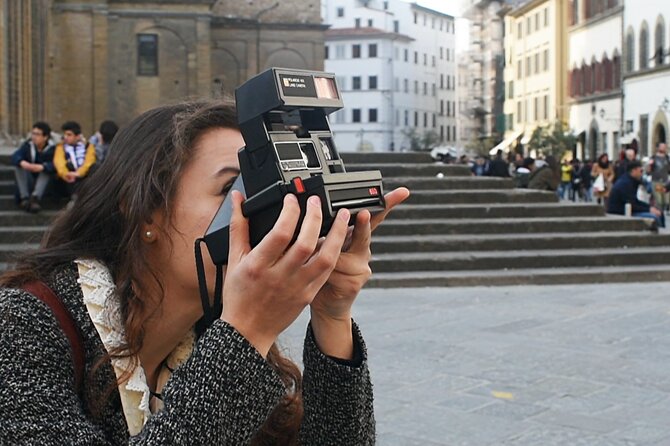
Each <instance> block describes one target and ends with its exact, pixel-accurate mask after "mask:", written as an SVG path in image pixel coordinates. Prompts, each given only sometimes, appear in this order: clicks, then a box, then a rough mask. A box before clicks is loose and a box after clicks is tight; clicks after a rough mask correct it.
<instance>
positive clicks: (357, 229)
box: [0, 102, 409, 446]
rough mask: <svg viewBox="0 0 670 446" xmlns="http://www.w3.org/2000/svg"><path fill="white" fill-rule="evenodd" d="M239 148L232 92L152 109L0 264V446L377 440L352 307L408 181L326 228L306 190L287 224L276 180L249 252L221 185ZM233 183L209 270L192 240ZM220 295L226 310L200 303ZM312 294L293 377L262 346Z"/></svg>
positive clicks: (288, 211)
mask: <svg viewBox="0 0 670 446" xmlns="http://www.w3.org/2000/svg"><path fill="white" fill-rule="evenodd" d="M243 145H244V140H243V138H242V135H241V134H240V132H239V130H238V128H237V118H236V116H235V108H234V106H232V105H231V104H227V103H219V102H189V103H180V104H174V105H167V106H163V107H159V108H156V109H153V110H149V111H147V112H145V113H143V114H142V115H140V116H138V117H137V118H135V119H134V120H133V121H131V122H130V123H129V124H128V125H127V126H126V127H125V128H124V129H122V130H121V131H119V133H118V134H117V135H116V137H115V138H114V141H113V142H112V146H111V147H110V150H109V157H108V158H107V159H106V160H105V162H104V163H103V164H102V165H101V166H100V170H99V172H98V173H96V174H95V175H92V176H91V177H90V178H89V180H88V181H87V182H85V183H83V185H82V188H81V190H80V199H79V202H78V204H77V206H74V207H72V208H71V209H69V210H67V211H65V212H64V213H63V214H62V215H61V216H60V217H59V218H58V219H57V220H56V221H55V222H54V226H53V227H52V228H51V230H50V231H49V237H48V238H47V239H45V242H44V244H43V246H42V247H41V248H40V250H39V251H38V252H37V253H35V254H33V255H31V256H29V257H28V258H26V259H25V260H24V261H23V262H20V263H19V264H18V265H17V266H16V269H15V270H13V271H10V272H8V273H6V274H5V275H4V276H3V277H2V278H0V285H2V288H0V327H2V329H1V330H0V383H1V385H0V426H1V427H0V444H7V445H10V444H11V445H28V444H31V445H32V444H39V445H47V446H51V445H64V444H67V445H71V444H84V443H85V444H96V445H127V444H132V445H185V444H199V445H246V444H252V445H285V444H286V445H289V444H290V445H294V444H302V445H345V444H346V445H372V444H373V443H374V442H375V423H374V414H373V394H372V384H371V382H370V375H369V372H368V365H367V353H366V348H365V343H364V341H363V338H362V335H361V332H360V330H359V329H358V327H357V325H356V324H355V323H354V322H353V320H352V318H351V315H352V305H353V303H354V301H355V299H356V297H357V295H358V293H359V291H360V290H361V287H362V286H363V284H364V283H365V282H366V281H367V280H368V278H369V277H370V268H369V261H370V238H371V233H372V231H373V229H374V228H375V227H376V226H377V225H378V224H380V223H381V222H382V221H383V220H384V218H385V217H386V215H387V213H388V211H390V210H391V209H392V208H393V207H394V206H395V205H397V204H399V203H400V202H402V201H403V200H405V199H406V198H407V197H408V195H409V191H408V190H407V189H405V188H399V189H396V190H394V191H392V192H390V193H388V194H387V195H386V197H385V200H386V206H387V208H386V211H384V212H383V213H380V214H376V215H375V216H371V215H370V213H369V212H367V211H361V212H359V213H358V214H357V216H356V218H355V219H354V220H355V224H354V225H353V228H348V222H349V219H350V215H351V214H350V212H349V211H348V210H346V209H340V210H339V211H338V214H337V216H336V218H335V219H334V222H333V225H332V227H331V229H330V231H329V232H328V234H327V235H326V236H325V237H324V238H321V237H320V236H319V233H320V229H321V221H322V217H321V204H320V200H319V199H318V197H317V196H312V197H309V199H308V200H307V207H306V208H307V210H306V214H305V215H304V219H303V220H302V223H301V224H299V223H298V221H299V219H300V216H301V212H300V207H299V204H298V200H297V199H296V197H295V196H294V195H291V194H289V195H287V196H286V197H285V199H284V202H283V208H282V210H281V213H280V215H279V217H278V220H277V221H276V223H275V225H274V227H273V229H272V230H271V231H270V232H269V233H268V234H267V235H266V236H265V237H264V238H263V240H262V241H261V242H260V244H258V245H257V246H255V247H253V248H252V247H251V246H250V242H249V224H248V221H247V219H246V218H245V217H244V216H243V214H242V202H243V200H244V198H243V196H242V194H241V193H240V192H238V191H233V192H230V189H231V186H232V184H233V183H234V181H235V178H236V177H237V176H238V175H239V165H238V157H237V149H238V148H239V147H241V146H243ZM228 195H230V197H229V198H230V199H231V203H232V218H231V222H230V232H229V240H230V255H229V262H228V264H227V266H226V269H225V273H224V277H223V280H218V279H216V278H217V277H218V273H217V267H216V266H215V265H214V263H213V262H212V260H211V259H210V257H209V255H208V254H207V253H206V252H205V255H204V256H198V255H197V254H196V255H194V244H195V243H196V241H197V240H198V239H200V238H201V237H202V236H203V234H204V233H205V232H206V230H207V227H208V226H209V224H210V222H211V221H212V218H213V216H214V215H215V214H216V213H217V211H218V209H219V207H220V206H221V204H222V202H223V201H224V199H225V197H226V196H228ZM298 226H299V229H297V228H298ZM296 229H297V230H298V236H297V239H296V240H295V242H292V240H293V235H294V233H295V231H296ZM348 234H350V237H347V235H348ZM196 259H200V260H199V261H198V260H196ZM196 265H201V266H202V268H200V270H201V272H202V276H203V277H204V278H206V280H202V277H199V275H198V274H196ZM36 280H40V281H42V282H44V283H45V284H46V285H47V286H48V287H49V288H51V290H53V292H54V294H55V299H56V300H58V301H60V302H62V304H63V305H64V306H65V308H66V311H67V312H68V313H69V314H70V315H71V317H72V319H73V321H74V324H75V331H76V332H78V334H79V335H80V338H81V343H80V347H81V350H83V353H82V354H81V355H77V354H76V352H77V351H81V350H79V349H77V348H75V347H74V345H75V344H74V343H73V342H72V341H71V340H70V336H69V335H67V336H66V334H65V332H64V331H63V325H62V323H60V322H59V321H58V320H57V319H56V316H57V314H62V313H57V312H56V311H55V310H52V309H51V308H49V306H47V305H45V304H44V303H43V301H42V299H43V297H44V293H42V292H36V291H30V292H29V291H26V288H29V289H32V286H31V284H34V283H35V281H36ZM217 293H221V294H220V295H221V297H222V309H221V308H218V309H216V308H215V309H214V310H211V308H210V305H211V300H209V299H208V295H209V296H211V295H216V294H217ZM201 298H202V300H201ZM208 300H209V302H208ZM307 307H309V309H310V315H311V319H310V322H309V325H308V327H307V329H306V337H305V343H304V353H303V364H304V372H303V374H302V375H301V373H300V370H299V369H298V368H297V366H296V365H295V364H294V363H293V362H292V361H290V360H289V359H288V358H285V357H283V355H282V353H281V351H280V349H279V348H278V347H277V345H276V343H275V342H276V339H277V337H278V335H279V334H280V333H281V332H282V331H283V330H284V329H285V328H286V327H288V326H289V325H290V324H292V323H293V322H294V321H295V319H296V318H297V317H298V316H299V315H300V314H301V313H302V312H303V310H304V309H306V308H307ZM52 308H53V307H52ZM207 316H210V317H211V318H207ZM69 333H72V332H71V331H70V332H69ZM77 358H80V361H79V362H78V360H77ZM81 361H83V363H84V364H81ZM80 366H81V368H80ZM82 369H83V370H84V371H85V373H84V377H83V384H82V386H81V387H79V386H78V385H77V383H79V382H81V381H78V380H77V378H76V377H77V376H80V375H77V373H76V372H77V370H82Z"/></svg>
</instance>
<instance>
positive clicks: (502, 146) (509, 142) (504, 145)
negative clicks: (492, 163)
mask: <svg viewBox="0 0 670 446" xmlns="http://www.w3.org/2000/svg"><path fill="white" fill-rule="evenodd" d="M521 135H523V130H519V131H518V132H515V133H513V134H512V136H510V137H509V138H505V140H504V141H502V142H501V143H500V144H498V145H497V146H495V147H494V148H492V149H491V150H490V151H489V155H495V154H496V153H498V150H502V151H503V152H509V146H511V145H512V143H513V142H514V141H516V140H517V139H518V138H519V136H521Z"/></svg>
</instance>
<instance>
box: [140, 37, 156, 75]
mask: <svg viewBox="0 0 670 446" xmlns="http://www.w3.org/2000/svg"><path fill="white" fill-rule="evenodd" d="M137 75H138V76H158V34H138V35H137Z"/></svg>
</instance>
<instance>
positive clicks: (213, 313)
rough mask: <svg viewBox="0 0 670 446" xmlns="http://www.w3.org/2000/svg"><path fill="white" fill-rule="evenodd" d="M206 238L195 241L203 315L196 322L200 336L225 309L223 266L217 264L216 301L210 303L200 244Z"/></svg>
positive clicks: (196, 266)
mask: <svg viewBox="0 0 670 446" xmlns="http://www.w3.org/2000/svg"><path fill="white" fill-rule="evenodd" d="M202 242H204V239H202V238H199V239H197V240H196V241H195V268H196V271H197V273H198V287H199V288H200V302H201V303H202V311H203V315H202V317H201V318H200V320H199V321H198V322H197V323H196V324H195V331H196V333H197V335H198V336H200V335H202V334H203V333H204V332H205V330H207V328H209V326H210V325H212V323H213V322H214V321H215V320H216V319H218V318H219V317H221V312H222V311H223V302H222V294H223V266H222V265H216V281H215V284H214V302H213V303H212V304H210V303H209V291H208V290H207V277H206V276H205V264H204V262H203V260H202V248H200V244H201V243H202Z"/></svg>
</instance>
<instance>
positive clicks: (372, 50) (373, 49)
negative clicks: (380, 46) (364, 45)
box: [368, 43, 377, 58]
mask: <svg viewBox="0 0 670 446" xmlns="http://www.w3.org/2000/svg"><path fill="white" fill-rule="evenodd" d="M368 57H370V58H373V57H377V44H376V43H371V44H370V45H368Z"/></svg>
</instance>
